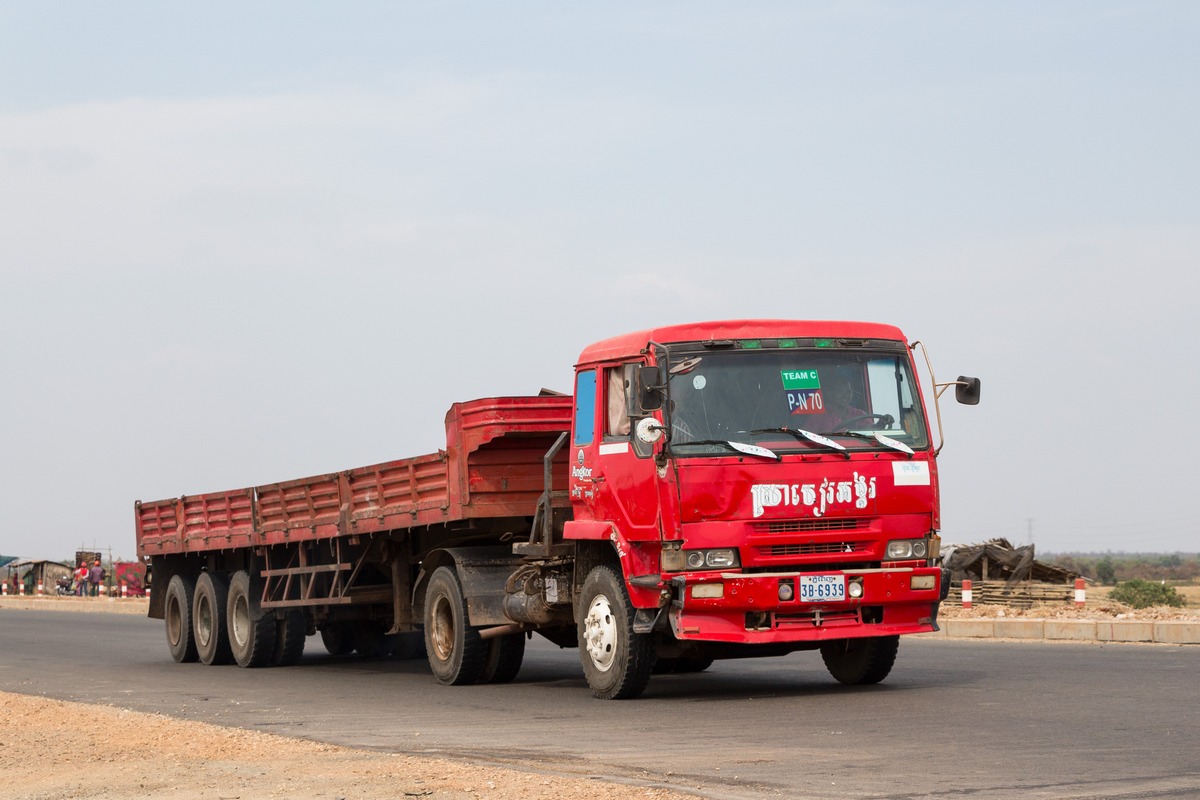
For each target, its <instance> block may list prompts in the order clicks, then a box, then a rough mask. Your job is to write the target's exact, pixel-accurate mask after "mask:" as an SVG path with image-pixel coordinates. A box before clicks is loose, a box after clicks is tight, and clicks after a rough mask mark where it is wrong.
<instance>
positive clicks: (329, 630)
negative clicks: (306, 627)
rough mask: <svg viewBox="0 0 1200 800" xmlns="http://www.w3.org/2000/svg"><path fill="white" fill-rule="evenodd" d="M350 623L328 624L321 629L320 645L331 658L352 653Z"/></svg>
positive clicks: (352, 640) (352, 644) (352, 642)
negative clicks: (323, 646)
mask: <svg viewBox="0 0 1200 800" xmlns="http://www.w3.org/2000/svg"><path fill="white" fill-rule="evenodd" d="M350 633H351V630H350V623H348V622H330V623H328V624H327V625H324V626H322V628H321V644H323V645H325V650H326V651H327V652H328V653H329V655H331V656H348V655H350V654H351V653H353V652H354V639H353V638H352V637H351V636H350Z"/></svg>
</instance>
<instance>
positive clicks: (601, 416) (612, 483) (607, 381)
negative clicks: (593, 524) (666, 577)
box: [570, 364, 658, 541]
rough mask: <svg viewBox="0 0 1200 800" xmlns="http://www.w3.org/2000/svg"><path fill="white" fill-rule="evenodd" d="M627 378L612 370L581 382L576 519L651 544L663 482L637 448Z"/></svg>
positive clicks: (590, 373)
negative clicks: (609, 524)
mask: <svg viewBox="0 0 1200 800" xmlns="http://www.w3.org/2000/svg"><path fill="white" fill-rule="evenodd" d="M627 372H628V371H627V370H626V365H625V364H607V365H604V366H602V367H600V368H597V369H595V370H586V371H582V372H580V373H579V375H578V377H577V378H576V385H575V390H576V393H575V398H576V400H575V402H576V409H575V411H576V414H575V433H574V436H573V439H572V445H573V448H572V449H573V450H574V453H573V454H572V458H571V484H570V486H571V498H572V501H573V502H574V503H575V504H576V515H575V518H576V519H583V518H590V519H592V520H596V521H603V522H612V523H614V524H615V525H616V526H617V527H618V528H619V529H620V530H621V533H622V534H623V535H624V537H625V538H626V539H628V540H630V541H649V540H654V539H657V538H658V487H657V483H658V478H657V475H656V474H655V468H654V461H653V459H652V458H650V457H649V456H648V455H639V454H638V453H637V451H636V449H635V448H634V446H633V441H632V438H631V435H630V419H629V414H628V411H627V406H626V396H627V392H628V391H629V388H628V385H629V380H628V375H627ZM580 505H582V506H583V509H586V510H585V511H584V513H583V514H581V513H579V512H580V511H581V510H583V509H580V508H579V506H580Z"/></svg>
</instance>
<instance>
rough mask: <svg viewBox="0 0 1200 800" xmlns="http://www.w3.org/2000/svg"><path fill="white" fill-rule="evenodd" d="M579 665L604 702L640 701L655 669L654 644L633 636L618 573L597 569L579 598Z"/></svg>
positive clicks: (626, 596) (628, 605)
mask: <svg viewBox="0 0 1200 800" xmlns="http://www.w3.org/2000/svg"><path fill="white" fill-rule="evenodd" d="M577 617H578V619H579V623H578V633H579V660H580V662H582V664H583V673H584V675H585V676H586V677H587V682H588V686H590V687H591V689H592V694H593V695H594V696H596V697H598V698H600V699H601V700H623V699H627V698H630V697H637V696H638V695H640V694H641V693H642V692H643V691H645V689H646V684H647V683H649V682H650V673H651V671H652V670H653V669H654V641H653V639H651V637H650V635H649V634H644V633H634V632H633V606H632V604H631V603H630V602H629V593H628V592H627V591H626V590H625V581H624V580H622V579H621V576H620V575H619V574H618V573H617V571H616V570H615V569H613V568H612V567H608V566H601V567H596V568H595V569H593V570H592V571H591V572H590V573H589V574H588V576H587V580H585V581H584V582H583V590H582V592H581V593H580V599H579V613H578V614H577Z"/></svg>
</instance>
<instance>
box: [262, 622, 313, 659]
mask: <svg viewBox="0 0 1200 800" xmlns="http://www.w3.org/2000/svg"><path fill="white" fill-rule="evenodd" d="M307 636H308V620H306V619H305V618H304V612H303V611H298V610H296V609H292V610H291V611H288V612H286V613H285V614H284V616H283V619H282V620H279V621H278V622H276V624H275V649H274V651H272V653H271V666H272V667H292V666H295V665H296V664H298V663H299V662H300V656H302V655H304V640H305V638H306V637H307Z"/></svg>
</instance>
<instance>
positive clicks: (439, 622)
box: [429, 596, 454, 661]
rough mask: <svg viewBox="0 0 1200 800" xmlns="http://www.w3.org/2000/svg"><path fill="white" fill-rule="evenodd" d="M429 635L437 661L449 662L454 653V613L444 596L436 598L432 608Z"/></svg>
mask: <svg viewBox="0 0 1200 800" xmlns="http://www.w3.org/2000/svg"><path fill="white" fill-rule="evenodd" d="M430 633H431V635H430V637H429V638H430V639H432V641H433V650H434V654H435V655H436V657H437V659H438V660H439V661H449V660H450V656H451V655H452V654H453V653H454V612H453V610H452V609H451V608H450V603H449V602H447V600H446V598H445V596H441V597H438V599H437V602H436V603H435V605H434V607H433V630H432V631H431V632H430Z"/></svg>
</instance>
